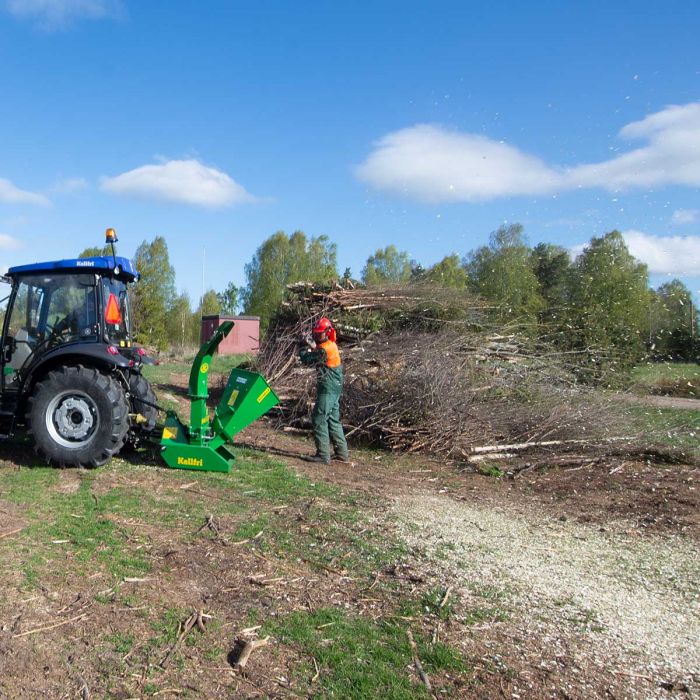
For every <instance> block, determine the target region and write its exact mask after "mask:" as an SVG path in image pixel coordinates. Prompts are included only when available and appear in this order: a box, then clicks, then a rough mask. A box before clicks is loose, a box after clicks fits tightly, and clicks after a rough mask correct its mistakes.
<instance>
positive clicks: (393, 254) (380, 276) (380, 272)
mask: <svg viewBox="0 0 700 700" xmlns="http://www.w3.org/2000/svg"><path fill="white" fill-rule="evenodd" d="M411 271H412V267H411V259H410V257H409V256H408V253H406V252H405V251H400V250H398V249H397V248H396V246H394V245H388V246H387V247H386V248H380V249H379V250H377V251H375V253H374V255H370V256H369V258H367V263H366V264H365V267H364V269H363V270H362V281H363V282H364V283H365V284H366V285H367V286H372V285H377V284H393V283H399V284H400V283H402V282H408V281H409V280H410V279H411Z"/></svg>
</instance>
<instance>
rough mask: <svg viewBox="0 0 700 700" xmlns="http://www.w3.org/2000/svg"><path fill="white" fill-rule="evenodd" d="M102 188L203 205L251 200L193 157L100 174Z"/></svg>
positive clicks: (236, 187) (219, 173)
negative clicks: (103, 175)
mask: <svg viewBox="0 0 700 700" xmlns="http://www.w3.org/2000/svg"><path fill="white" fill-rule="evenodd" d="M101 188H102V189H103V190H104V191H105V192H112V193H114V194H123V195H134V196H138V197H143V198H149V199H162V200H168V201H171V202H182V203H184V204H195V205H198V206H202V207H224V206H229V205H232V204H243V203H246V202H254V201H256V198H255V197H253V195H251V194H249V193H248V192H246V190H245V189H244V188H243V187H241V185H239V184H238V183H237V182H236V181H235V180H233V179H231V178H230V177H229V176H228V175H227V174H226V173H223V172H221V171H220V170H216V169H214V168H209V167H207V166H205V165H202V163H200V162H199V161H196V160H171V161H168V162H167V163H163V164H160V165H143V166H141V167H140V168H136V169H135V170H129V171H128V172H126V173H122V174H121V175H117V176H116V177H103V178H102V180H101Z"/></svg>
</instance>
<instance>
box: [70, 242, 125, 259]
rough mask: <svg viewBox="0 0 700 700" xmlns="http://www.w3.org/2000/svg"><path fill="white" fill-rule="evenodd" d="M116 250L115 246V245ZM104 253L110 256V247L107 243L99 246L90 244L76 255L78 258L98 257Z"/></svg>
mask: <svg viewBox="0 0 700 700" xmlns="http://www.w3.org/2000/svg"><path fill="white" fill-rule="evenodd" d="M115 250H116V246H115ZM105 255H108V256H110V257H111V256H112V248H111V246H109V245H103V246H102V247H101V248H99V247H97V246H92V247H91V248H85V250H84V251H83V252H82V253H81V254H80V255H79V256H78V257H79V258H100V257H104V256H105Z"/></svg>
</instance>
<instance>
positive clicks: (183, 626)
mask: <svg viewBox="0 0 700 700" xmlns="http://www.w3.org/2000/svg"><path fill="white" fill-rule="evenodd" d="M210 619H211V615H205V614H204V612H203V611H201V610H193V611H192V614H191V615H190V616H189V617H188V618H187V620H185V622H184V623H180V628H179V630H178V635H177V638H176V639H175V642H174V643H173V645H172V646H171V647H170V649H169V650H168V652H167V654H166V655H165V656H164V657H163V660H162V661H161V662H160V667H161V668H165V667H166V666H167V664H168V662H169V661H170V659H171V658H172V656H173V654H174V653H175V652H176V651H177V650H178V648H179V647H180V645H181V644H182V642H184V641H185V639H186V637H187V635H188V634H189V633H190V632H191V631H192V630H193V629H194V628H195V627H196V628H197V629H198V630H199V631H200V632H204V631H205V624H206V622H207V621H208V620H210Z"/></svg>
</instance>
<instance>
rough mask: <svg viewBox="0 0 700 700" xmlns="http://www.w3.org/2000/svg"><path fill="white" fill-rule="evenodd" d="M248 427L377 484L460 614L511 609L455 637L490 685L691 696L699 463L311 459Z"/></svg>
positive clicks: (530, 693)
mask: <svg viewBox="0 0 700 700" xmlns="http://www.w3.org/2000/svg"><path fill="white" fill-rule="evenodd" d="M247 438H248V440H249V442H250V444H251V446H256V447H257V448H258V449H267V450H271V451H273V452H274V453H276V454H279V455H280V456H285V457H286V458H287V459H289V460H290V461H291V462H292V463H294V465H295V468H297V469H299V470H301V471H303V472H304V473H308V474H311V475H312V476H313V477H314V478H324V479H328V480H329V481H331V482H333V483H339V484H342V485H344V486H346V487H348V488H352V489H359V490H367V491H370V492H372V493H375V494H376V493H381V494H382V497H383V499H386V501H387V502H388V503H391V516H392V518H394V519H395V522H396V523H397V527H398V530H399V532H400V533H401V536H402V537H403V538H404V539H405V540H406V541H408V542H409V543H410V544H411V547H412V552H413V556H414V557H415V565H416V566H417V567H419V568H420V569H421V570H429V571H430V572H431V574H430V575H431V576H432V577H433V578H434V580H435V581H438V582H440V583H441V584H442V585H451V586H453V587H454V589H455V591H456V592H457V594H458V595H459V596H460V597H461V602H462V603H463V604H464V606H465V608H466V609H467V610H468V609H469V607H470V606H474V605H477V607H478V605H479V603H480V602H481V604H482V605H483V604H484V600H485V601H486V605H487V606H488V605H493V603H494V600H495V601H497V606H496V607H497V608H498V606H502V607H505V608H507V611H508V620H507V621H503V622H500V621H498V620H497V621H495V622H493V621H491V622H489V621H485V622H484V623H483V624H480V625H478V626H476V627H474V626H471V627H470V628H469V629H468V636H469V637H470V639H469V641H465V640H463V639H462V640H460V639H457V640H456V643H457V644H459V645H460V646H462V647H463V648H464V649H466V650H467V652H468V653H469V654H470V656H471V657H474V656H475V655H478V654H481V653H484V654H485V656H483V657H482V658H483V659H484V663H485V668H486V667H488V665H489V663H492V662H493V659H494V658H497V660H498V662H499V663H503V664H504V666H507V667H508V668H509V669H510V670H511V671H512V673H514V674H515V677H516V678H517V679H518V680H517V682H513V684H512V685H511V686H510V687H509V689H508V691H507V692H506V690H504V689H502V688H501V687H500V686H499V689H498V693H497V694H495V696H496V697H519V696H520V697H523V698H529V697H581V698H586V697H611V698H612V697H615V698H621V697H630V698H634V697H638V698H651V697H700V644H698V640H700V606H699V604H698V602H699V595H700V556H699V555H698V539H699V537H698V536H699V535H700V508H699V507H698V506H699V505H700V489H699V483H698V477H700V469H699V468H698V466H697V465H695V466H693V465H661V466H660V465H659V464H654V463H652V462H651V461H649V460H645V459H621V458H618V459H612V460H610V461H604V462H603V463H601V464H590V465H584V466H582V467H569V468H553V469H551V470H544V471H542V470H540V471H531V472H527V471H526V472H524V473H523V474H522V475H520V476H516V477H511V478H508V477H506V478H492V477H486V476H483V475H481V474H477V473H474V472H473V471H469V470H465V469H464V468H460V467H459V466H456V465H451V464H445V463H444V462H435V461H430V460H426V459H425V458H415V457H407V456H404V457H396V456H389V455H387V456H383V455H382V454H381V453H379V454H377V453H372V452H355V453H354V460H355V463H354V464H353V466H352V468H348V467H346V466H345V465H342V464H339V463H335V462H334V463H333V464H332V465H331V467H318V466H315V465H311V464H308V463H305V462H303V461H299V460H298V459H295V458H294V457H293V455H294V454H295V453H296V452H298V451H299V450H300V449H304V446H305V443H304V442H303V441H300V440H298V439H292V438H289V437H288V436H285V435H281V434H280V433H279V432H274V433H272V432H270V431H269V430H266V429H265V427H264V426H261V425H258V426H254V427H251V429H250V430H249V432H248V435H247ZM306 449H308V443H306ZM467 617H469V614H468V612H467ZM457 637H459V634H458V635H457ZM494 649H497V650H498V654H493V653H492V652H493V650H494ZM486 672H487V671H486V670H484V671H483V673H486ZM487 685H488V683H487ZM482 692H483V691H482ZM466 697H472V695H470V694H469V693H467V695H466ZM473 697H484V695H478V694H476V695H473Z"/></svg>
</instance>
